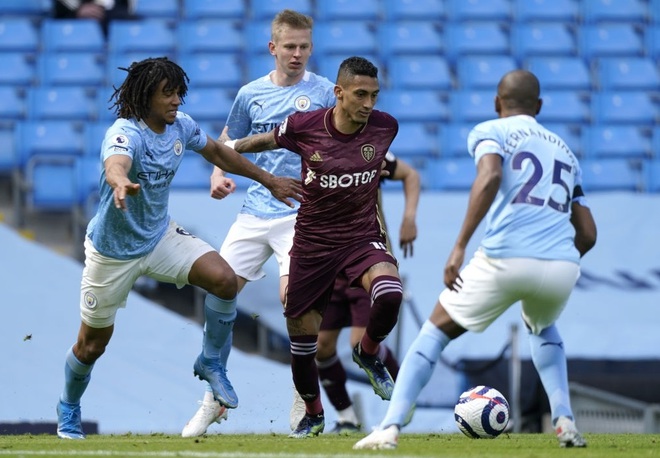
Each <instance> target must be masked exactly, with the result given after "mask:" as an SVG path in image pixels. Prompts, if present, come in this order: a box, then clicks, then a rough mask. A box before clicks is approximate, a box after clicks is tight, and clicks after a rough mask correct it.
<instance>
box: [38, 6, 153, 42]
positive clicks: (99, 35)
mask: <svg viewBox="0 0 660 458" xmlns="http://www.w3.org/2000/svg"><path fill="white" fill-rule="evenodd" d="M159 1H161V0H159ZM138 3H141V1H140V2H138ZM41 42H42V43H43V50H44V51H45V52H48V53H53V52H87V53H97V54H102V53H104V52H105V36H104V35H103V30H102V29H101V25H100V23H99V21H97V20H95V19H45V20H44V21H43V22H42V23H41Z"/></svg>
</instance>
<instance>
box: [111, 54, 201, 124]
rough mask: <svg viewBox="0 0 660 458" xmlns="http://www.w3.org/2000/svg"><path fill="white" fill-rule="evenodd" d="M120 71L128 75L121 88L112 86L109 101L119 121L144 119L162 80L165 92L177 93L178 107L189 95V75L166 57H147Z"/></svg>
mask: <svg viewBox="0 0 660 458" xmlns="http://www.w3.org/2000/svg"><path fill="white" fill-rule="evenodd" d="M119 69H120V70H125V71H127V72H128V75H126V79H125V80H124V82H123V83H122V84H121V86H119V87H118V88H116V87H114V86H113V89H114V90H115V91H114V92H113V94H112V96H111V97H110V101H112V100H113V99H114V100H115V101H114V103H113V104H112V106H111V108H110V109H113V108H114V110H115V113H117V116H118V117H120V118H126V119H128V118H136V119H144V118H146V117H147V116H148V115H149V111H150V109H151V97H152V96H153V95H154V93H155V92H156V89H157V88H158V85H159V84H160V83H161V81H163V80H167V83H166V85H165V88H164V90H165V91H177V93H178V95H179V97H180V98H181V103H183V98H184V97H185V96H186V94H187V93H188V82H189V81H190V80H189V79H188V75H186V72H185V71H183V69H182V68H181V67H180V66H179V65H178V64H176V63H175V62H172V61H171V60H169V59H168V58H167V57H150V58H148V59H144V60H141V61H139V62H133V63H132V64H131V65H130V66H129V67H128V68H122V67H119Z"/></svg>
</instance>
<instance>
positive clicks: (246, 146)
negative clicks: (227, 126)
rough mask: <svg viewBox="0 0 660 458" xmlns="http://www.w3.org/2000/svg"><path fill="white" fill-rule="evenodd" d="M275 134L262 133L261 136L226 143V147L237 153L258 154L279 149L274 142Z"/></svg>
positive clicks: (273, 132)
mask: <svg viewBox="0 0 660 458" xmlns="http://www.w3.org/2000/svg"><path fill="white" fill-rule="evenodd" d="M275 132H276V131H273V130H271V131H270V132H264V133H263V134H256V135H250V136H249V137H245V138H241V139H238V140H232V141H231V142H227V146H230V147H232V148H234V149H235V150H236V151H238V152H239V153H259V152H261V151H269V150H273V149H277V148H279V145H278V144H277V142H276V141H275Z"/></svg>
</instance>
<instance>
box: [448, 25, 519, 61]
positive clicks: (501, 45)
mask: <svg viewBox="0 0 660 458" xmlns="http://www.w3.org/2000/svg"><path fill="white" fill-rule="evenodd" d="M444 38H445V43H446V45H445V50H446V54H447V57H448V58H449V59H450V61H452V62H454V61H457V59H458V57H459V56H461V57H464V56H466V55H469V54H477V55H501V56H508V55H509V53H510V51H511V49H510V46H509V36H508V33H507V32H506V30H505V29H504V27H503V26H501V25H499V24H498V23H495V22H468V23H462V24H456V23H449V24H448V25H447V26H446V27H445V32H444Z"/></svg>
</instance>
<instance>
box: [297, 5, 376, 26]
mask: <svg viewBox="0 0 660 458" xmlns="http://www.w3.org/2000/svg"><path fill="white" fill-rule="evenodd" d="M380 7H381V1H380V0H360V1H355V0H332V1H322V2H316V18H317V20H318V21H338V20H339V21H341V20H351V21H377V20H380V18H381V15H382V12H381V9H380ZM294 9H295V8H294Z"/></svg>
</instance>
